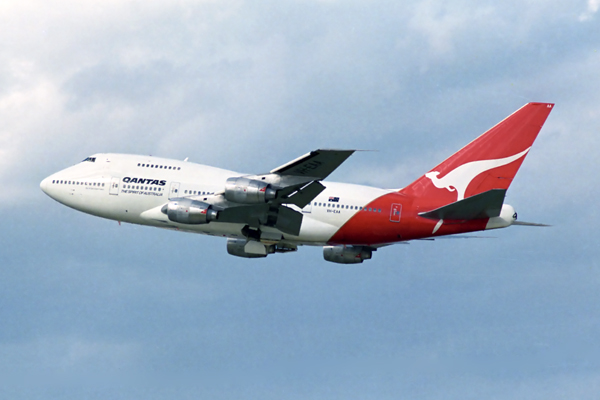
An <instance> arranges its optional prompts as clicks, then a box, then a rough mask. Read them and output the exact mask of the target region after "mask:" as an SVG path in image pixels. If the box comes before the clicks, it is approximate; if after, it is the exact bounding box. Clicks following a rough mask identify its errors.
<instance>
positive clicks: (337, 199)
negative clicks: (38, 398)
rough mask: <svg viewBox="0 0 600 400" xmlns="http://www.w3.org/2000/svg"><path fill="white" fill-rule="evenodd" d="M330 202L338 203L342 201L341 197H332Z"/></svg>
mask: <svg viewBox="0 0 600 400" xmlns="http://www.w3.org/2000/svg"><path fill="white" fill-rule="evenodd" d="M329 201H333V202H334V203H337V202H338V201H340V198H339V197H330V198H329Z"/></svg>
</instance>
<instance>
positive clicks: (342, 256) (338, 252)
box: [323, 246, 373, 264]
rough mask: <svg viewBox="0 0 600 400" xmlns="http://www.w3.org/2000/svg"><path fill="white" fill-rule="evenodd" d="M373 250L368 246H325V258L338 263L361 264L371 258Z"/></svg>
mask: <svg viewBox="0 0 600 400" xmlns="http://www.w3.org/2000/svg"><path fill="white" fill-rule="evenodd" d="M372 255H373V250H372V249H371V248H370V247H366V246H325V247H323V258H324V259H325V260H326V261H331V262H334V263H338V264H360V263H362V262H363V261H364V260H370V259H371V256H372Z"/></svg>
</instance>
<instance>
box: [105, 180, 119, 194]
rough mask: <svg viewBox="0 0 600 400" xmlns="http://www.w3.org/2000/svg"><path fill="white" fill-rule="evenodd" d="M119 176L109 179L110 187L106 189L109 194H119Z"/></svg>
mask: <svg viewBox="0 0 600 400" xmlns="http://www.w3.org/2000/svg"><path fill="white" fill-rule="evenodd" d="M119 182H120V179H119V178H111V180H110V188H109V190H108V193H109V194H112V195H115V196H117V195H118V194H119Z"/></svg>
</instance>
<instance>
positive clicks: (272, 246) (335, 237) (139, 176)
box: [40, 103, 554, 264]
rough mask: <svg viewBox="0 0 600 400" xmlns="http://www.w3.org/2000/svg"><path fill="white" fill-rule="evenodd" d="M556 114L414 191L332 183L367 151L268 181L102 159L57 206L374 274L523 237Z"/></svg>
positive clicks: (243, 252)
mask: <svg viewBox="0 0 600 400" xmlns="http://www.w3.org/2000/svg"><path fill="white" fill-rule="evenodd" d="M553 107H554V104H553V103H528V104H526V105H524V106H523V107H521V108H520V109H519V110H517V111H515V112H514V113H513V114H511V115H510V116H509V117H507V118H506V119H504V120H503V121H501V122H500V123H498V124H497V125H496V126H494V127H493V128H491V129H490V130H488V131H487V132H485V133H484V134H482V135H481V136H479V137H478V138H476V139H475V140H473V141H472V142H470V143H469V144H467V145H466V146H465V147H463V148H462V149H460V150H459V151H457V152H456V153H454V154H453V155H452V156H450V157H449V158H447V159H446V160H444V161H442V162H441V163H440V164H439V165H437V166H436V167H434V168H433V169H431V170H430V171H428V172H427V173H425V174H424V175H422V176H421V177H419V178H418V179H417V180H415V181H414V182H413V183H411V184H409V185H408V186H406V187H404V188H402V189H379V188H375V187H370V186H362V185H355V184H348V183H336V182H327V181H324V179H325V178H326V177H327V176H328V175H330V174H331V173H332V172H333V171H334V170H335V169H336V168H337V167H338V166H340V165H341V164H342V163H343V162H344V161H345V160H346V159H347V158H348V157H350V155H352V154H353V153H354V151H355V150H335V149H334V150H331V149H319V150H315V151H311V152H309V153H307V154H305V155H303V156H301V157H299V158H297V159H295V160H293V161H290V162H288V163H286V164H284V165H282V166H280V167H277V168H275V169H273V170H271V171H269V172H267V173H261V174H257V175H244V174H240V173H238V172H234V171H228V170H225V169H220V168H215V167H211V166H206V165H200V164H195V163H192V162H187V159H186V160H184V161H178V160H171V159H166V158H158V157H153V156H140V155H128V154H106V153H102V154H95V155H92V156H90V157H87V158H85V159H84V160H83V161H82V162H80V163H79V164H76V165H74V166H72V167H69V168H66V169H64V170H62V171H59V172H57V173H55V174H53V175H50V176H49V177H47V178H46V179H44V180H43V181H42V182H41V184H40V187H41V189H42V190H43V191H44V193H46V194H47V195H48V196H50V197H51V198H53V199H54V200H56V201H58V202H60V203H62V204H64V205H66V206H68V207H71V208H73V209H75V210H79V211H82V212H84V213H88V214H91V215H95V216H98V217H102V218H107V219H111V220H116V221H119V224H120V223H121V222H127V223H131V224H139V225H147V226H154V227H159V228H167V229H173V230H179V231H184V232H193V233H201V234H206V235H213V236H221V237H225V238H227V252H228V253H229V254H231V255H234V256H238V257H244V258H260V257H267V256H268V255H270V254H273V253H286V252H292V251H296V250H297V249H298V247H299V246H302V245H306V246H322V247H323V257H324V259H325V260H326V261H331V262H334V263H340V264H355V263H362V262H363V261H364V260H367V259H370V258H371V257H372V254H373V252H374V251H376V250H377V249H379V248H381V247H384V246H388V245H391V244H394V243H399V242H407V241H410V240H416V239H432V238H436V237H440V236H446V235H455V234H463V233H467V232H475V231H483V230H488V229H497V228H506V227H509V226H511V225H515V224H521V225H540V224H534V223H526V222H520V221H517V213H516V212H515V209H514V208H513V207H512V206H510V205H508V204H505V203H504V198H505V195H506V191H507V189H508V187H509V186H510V184H511V182H512V181H513V179H514V177H515V174H516V173H517V171H518V169H519V167H520V166H521V164H522V163H523V160H524V159H525V156H526V155H527V153H528V152H529V150H530V149H531V146H532V144H533V142H534V140H535V139H536V137H537V135H538V133H539V132H540V130H541V128H542V125H543V124H544V122H545V121H546V119H547V117H548V115H549V114H550V111H551V110H552V108H553Z"/></svg>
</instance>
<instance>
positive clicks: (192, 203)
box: [161, 199, 219, 225]
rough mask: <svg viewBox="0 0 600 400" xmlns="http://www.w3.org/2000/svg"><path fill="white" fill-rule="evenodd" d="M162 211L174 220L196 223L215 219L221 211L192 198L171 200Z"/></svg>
mask: <svg viewBox="0 0 600 400" xmlns="http://www.w3.org/2000/svg"><path fill="white" fill-rule="evenodd" d="M161 211H162V212H163V213H164V214H167V217H168V218H169V220H171V221H173V222H179V223H180V224H195V225H198V224H208V223H209V222H210V221H215V220H216V219H217V216H218V213H219V212H218V211H217V210H215V209H213V208H212V206H211V205H210V204H207V203H204V202H202V201H197V200H192V199H178V200H173V201H170V202H169V203H167V204H166V205H165V206H164V207H163V208H162V209H161Z"/></svg>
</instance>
